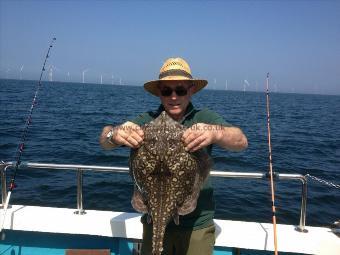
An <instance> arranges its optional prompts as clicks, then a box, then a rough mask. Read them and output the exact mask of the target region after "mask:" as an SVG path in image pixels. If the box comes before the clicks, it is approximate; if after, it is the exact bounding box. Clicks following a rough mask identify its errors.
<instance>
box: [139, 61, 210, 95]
mask: <svg viewBox="0 0 340 255" xmlns="http://www.w3.org/2000/svg"><path fill="white" fill-rule="evenodd" d="M169 80H171V81H183V80H189V81H192V83H193V85H194V87H193V94H195V93H196V92H198V91H200V90H201V89H203V88H204V87H205V86H206V85H207V84H208V81H206V80H199V79H193V78H192V76H191V70H190V67H189V64H188V63H187V62H186V61H185V60H184V59H182V58H169V59H167V60H166V61H165V63H164V64H163V66H162V68H161V70H160V71H159V77H158V80H154V81H149V82H147V83H145V84H144V89H145V90H146V91H148V92H150V93H151V94H153V95H155V96H158V88H157V86H158V84H159V83H160V82H161V81H169Z"/></svg>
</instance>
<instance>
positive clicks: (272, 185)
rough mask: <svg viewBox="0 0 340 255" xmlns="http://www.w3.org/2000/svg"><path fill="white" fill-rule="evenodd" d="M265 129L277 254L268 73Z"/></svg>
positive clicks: (275, 250)
mask: <svg viewBox="0 0 340 255" xmlns="http://www.w3.org/2000/svg"><path fill="white" fill-rule="evenodd" d="M266 83H267V93H266V94H267V95H266V101H267V129H268V149H269V177H270V188H271V199H272V212H273V231H274V254H275V255H277V254H278V251H277V231H276V208H275V191H274V174H273V162H272V144H271V139H270V109H269V73H267V80H266Z"/></svg>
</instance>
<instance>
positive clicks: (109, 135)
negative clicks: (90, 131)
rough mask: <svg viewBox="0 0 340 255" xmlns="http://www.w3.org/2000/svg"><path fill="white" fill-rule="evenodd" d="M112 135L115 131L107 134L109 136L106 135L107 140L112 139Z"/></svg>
mask: <svg viewBox="0 0 340 255" xmlns="http://www.w3.org/2000/svg"><path fill="white" fill-rule="evenodd" d="M112 134H113V131H112V130H110V132H109V133H107V135H106V138H111V136H112Z"/></svg>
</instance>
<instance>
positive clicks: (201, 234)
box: [100, 58, 248, 255]
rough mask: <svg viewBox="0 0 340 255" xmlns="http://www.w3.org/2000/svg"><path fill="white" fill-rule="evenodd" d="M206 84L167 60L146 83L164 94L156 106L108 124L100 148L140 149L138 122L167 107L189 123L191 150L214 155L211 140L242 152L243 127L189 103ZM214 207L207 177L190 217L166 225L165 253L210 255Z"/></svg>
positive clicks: (148, 230) (186, 137) (186, 140)
mask: <svg viewBox="0 0 340 255" xmlns="http://www.w3.org/2000/svg"><path fill="white" fill-rule="evenodd" d="M207 84H208V82H207V81H206V80H199V79H193V78H192V76H191V70H190V67H189V65H188V63H187V62H186V61H185V60H184V59H182V58H170V59H168V60H166V61H165V63H164V65H163V66H162V68H161V70H160V74H159V79H158V80H154V81H150V82H147V83H145V84H144V89H145V90H146V91H148V92H149V93H151V94H153V95H155V96H157V97H159V98H160V101H161V105H160V107H159V108H158V110H156V111H154V112H147V113H144V114H141V115H140V116H138V117H137V118H136V119H134V120H132V121H128V122H125V123H123V124H122V125H120V126H117V127H113V126H105V127H104V129H103V131H102V134H101V136H100V144H101V146H102V147H103V148H104V149H112V148H114V147H116V146H120V145H125V146H128V147H130V148H138V147H139V146H141V144H142V143H143V138H144V133H143V131H142V129H141V128H140V126H142V125H144V124H146V123H148V122H150V121H152V120H153V119H155V118H157V117H158V115H159V114H160V113H161V112H162V111H164V110H165V111H166V112H167V113H168V115H169V116H170V117H171V118H173V119H174V120H176V121H178V122H179V123H181V124H182V125H184V126H187V127H190V128H188V129H187V130H186V131H185V132H184V134H183V136H182V141H183V144H184V146H185V149H186V150H187V151H189V152H194V151H196V150H199V149H205V150H207V152H208V153H209V154H211V151H212V145H213V144H217V145H218V146H220V147H222V148H224V149H228V150H232V151H241V150H244V149H245V148H246V147H247V146H248V142H247V138H246V136H245V135H244V134H243V132H242V131H241V130H240V129H239V128H237V127H233V126H231V125H230V124H228V123H227V122H225V121H224V120H223V118H222V117H221V116H219V115H218V114H216V113H214V112H212V111H210V110H197V109H195V108H194V106H193V105H192V103H191V102H190V99H191V96H192V95H193V94H195V93H197V92H198V91H200V90H201V89H203V88H204V87H205V86H206V85H207ZM214 211H215V204H214V200H213V189H212V186H211V183H210V180H209V178H208V180H207V181H206V182H205V183H204V185H203V187H202V189H201V192H200V196H199V198H198V201H197V207H196V209H195V210H194V211H193V212H192V213H190V214H188V215H185V216H180V218H179V223H180V224H179V225H178V226H177V225H175V224H174V223H173V222H170V223H169V225H168V226H167V229H166V232H165V237H164V251H163V253H164V254H167V255H173V254H176V255H179V254H180V255H182V254H183V255H185V254H186V255H200V254H202V255H208V254H212V252H213V247H214V243H215V227H214V223H213V217H214ZM142 222H143V244H142V254H143V255H147V254H151V250H152V247H151V246H152V245H151V238H152V226H151V224H148V223H147V220H146V217H145V215H144V216H143V217H142Z"/></svg>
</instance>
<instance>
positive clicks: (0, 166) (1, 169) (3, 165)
mask: <svg viewBox="0 0 340 255" xmlns="http://www.w3.org/2000/svg"><path fill="white" fill-rule="evenodd" d="M14 166H15V163H14V162H3V161H2V162H0V174H1V186H2V188H1V195H2V204H3V205H4V203H5V201H6V198H7V185H6V171H7V169H8V168H13V167H14ZM20 168H29V169H49V170H53V169H54V170H76V171H77V210H76V211H75V213H76V214H85V211H84V208H83V172H84V171H99V172H116V173H129V168H128V167H116V166H96V165H71V164H47V163H33V162H23V163H21V164H20ZM210 175H211V176H214V177H221V178H238V179H267V178H269V175H268V173H245V172H231V171H216V170H212V171H210ZM274 178H275V180H300V181H301V183H302V192H301V207H300V222H299V225H298V226H297V227H296V230H297V231H300V232H307V230H306V229H305V223H306V207H307V178H306V177H305V176H304V175H301V174H282V173H274Z"/></svg>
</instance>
